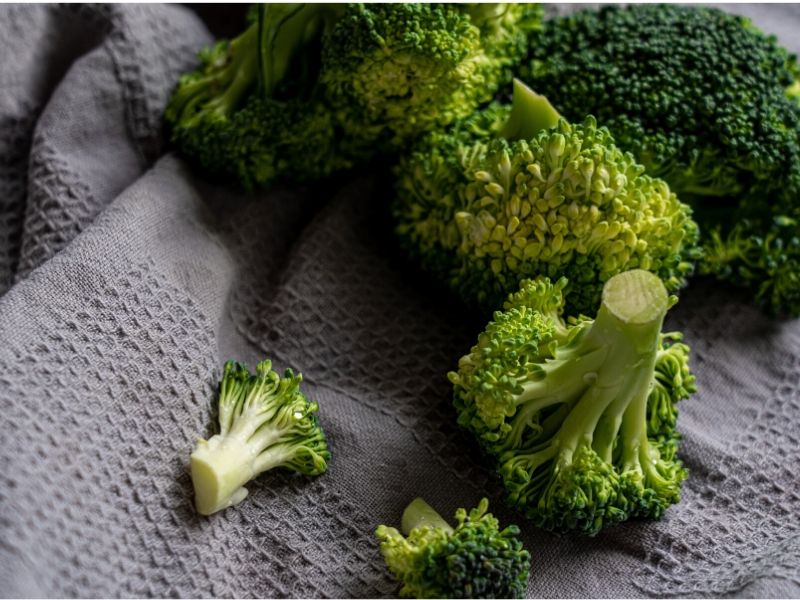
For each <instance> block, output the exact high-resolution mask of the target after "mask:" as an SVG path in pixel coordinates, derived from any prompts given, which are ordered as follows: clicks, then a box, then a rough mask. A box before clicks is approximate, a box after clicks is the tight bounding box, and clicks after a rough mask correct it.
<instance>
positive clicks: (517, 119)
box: [500, 79, 561, 141]
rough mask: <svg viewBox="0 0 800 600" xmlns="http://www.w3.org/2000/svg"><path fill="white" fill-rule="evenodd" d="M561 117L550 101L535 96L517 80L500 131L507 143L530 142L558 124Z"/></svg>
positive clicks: (535, 94)
mask: <svg viewBox="0 0 800 600" xmlns="http://www.w3.org/2000/svg"><path fill="white" fill-rule="evenodd" d="M560 118H561V115H560V114H558V111H557V110H556V109H555V108H553V105H552V104H550V101H549V100H548V99H547V98H545V97H544V96H542V95H540V94H537V93H536V92H534V91H533V90H532V89H531V88H529V87H528V86H527V85H525V84H524V83H522V82H521V81H520V80H519V79H514V93H513V98H512V101H511V114H510V115H508V121H506V124H505V125H504V126H503V129H502V130H501V131H500V135H501V136H502V137H504V138H506V139H507V140H509V141H513V140H520V139H524V140H530V139H531V138H533V137H535V136H536V134H537V133H539V132H540V131H542V130H544V129H551V128H552V127H555V126H556V125H557V124H558V120H559V119H560Z"/></svg>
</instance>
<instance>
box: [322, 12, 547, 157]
mask: <svg viewBox="0 0 800 600" xmlns="http://www.w3.org/2000/svg"><path fill="white" fill-rule="evenodd" d="M541 21H542V9H541V6H539V5H535V4H486V5H474V6H469V5H459V4H411V3H400V4H367V5H364V4H354V5H350V6H349V7H348V9H347V12H346V14H345V16H344V17H342V18H341V19H340V20H339V21H338V22H337V24H336V27H334V28H333V29H332V30H331V32H330V33H329V35H328V36H327V37H326V40H325V44H324V46H323V56H322V64H323V66H322V81H323V82H324V83H325V85H326V92H327V95H328V97H329V99H330V100H331V103H332V104H333V105H334V106H335V107H336V112H337V116H338V118H339V119H340V121H341V122H342V123H343V126H344V128H345V129H346V130H347V132H348V134H350V135H352V136H354V137H357V138H363V139H365V140H380V141H381V142H382V143H386V144H388V145H389V147H393V146H399V145H404V144H406V143H407V142H409V141H410V140H411V139H413V138H414V137H416V136H418V135H419V134H421V133H424V132H426V131H429V130H431V129H433V128H435V127H439V126H443V125H446V124H448V123H450V122H452V121H454V120H455V119H458V118H462V117H465V116H467V115H468V114H470V113H471V112H472V111H474V110H475V109H476V108H477V107H478V106H479V105H480V104H482V103H486V102H489V101H490V100H491V99H492V96H493V94H494V93H495V91H497V89H498V87H499V86H500V85H501V84H502V83H506V82H508V81H510V79H511V68H512V67H514V66H516V65H517V64H518V63H519V62H521V61H522V59H523V58H524V57H525V54H526V52H527V39H528V35H529V34H530V33H531V32H533V31H535V30H536V29H538V28H539V27H540V26H541Z"/></svg>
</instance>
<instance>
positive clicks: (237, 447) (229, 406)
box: [191, 360, 330, 515]
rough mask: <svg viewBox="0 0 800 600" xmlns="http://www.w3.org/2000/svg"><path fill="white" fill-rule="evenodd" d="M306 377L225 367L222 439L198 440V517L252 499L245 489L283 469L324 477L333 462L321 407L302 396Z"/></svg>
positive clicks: (264, 368) (262, 366)
mask: <svg viewBox="0 0 800 600" xmlns="http://www.w3.org/2000/svg"><path fill="white" fill-rule="evenodd" d="M302 379H303V378H302V376H301V375H300V374H297V375H295V374H294V373H293V372H292V371H291V369H287V370H286V373H285V374H284V376H283V377H281V376H280V375H278V374H277V373H275V371H273V370H272V363H271V362H270V361H268V360H265V361H262V362H260V363H259V364H258V365H257V366H256V373H255V375H253V374H251V373H250V371H249V370H248V369H247V367H246V366H244V365H242V364H240V363H237V362H235V361H228V362H227V363H225V368H224V371H223V374H222V381H221V382H220V389H219V433H218V434H216V435H214V436H212V437H211V438H210V439H208V440H203V439H201V440H198V442H197V446H196V447H195V450H194V452H193V453H192V459H191V471H192V482H193V483H194V491H195V506H196V507H197V511H198V512H199V513H201V514H204V515H210V514H212V513H215V512H217V511H219V510H223V509H224V508H227V507H229V506H233V505H234V504H238V503H239V502H241V501H242V500H244V498H245V497H246V496H247V490H246V489H245V488H244V484H246V483H247V482H248V481H250V480H251V479H253V478H255V477H257V476H258V475H260V474H261V473H263V472H264V471H267V470H269V469H273V468H276V467H283V468H285V469H289V470H291V471H296V472H298V473H302V474H304V475H320V474H322V473H324V472H325V470H326V469H327V467H328V460H330V452H329V451H328V446H327V442H326V440H325V434H324V433H323V431H322V428H321V427H320V425H319V421H318V420H317V416H316V411H317V409H318V406H317V404H316V403H314V402H309V401H308V400H307V399H306V397H305V396H304V395H303V393H302V392H301V391H300V382H301V381H302Z"/></svg>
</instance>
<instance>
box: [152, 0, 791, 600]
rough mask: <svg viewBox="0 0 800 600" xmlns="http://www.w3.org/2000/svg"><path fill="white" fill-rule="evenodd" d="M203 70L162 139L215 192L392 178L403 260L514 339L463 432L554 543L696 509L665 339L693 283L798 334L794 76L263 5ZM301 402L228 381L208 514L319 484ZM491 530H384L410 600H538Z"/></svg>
mask: <svg viewBox="0 0 800 600" xmlns="http://www.w3.org/2000/svg"><path fill="white" fill-rule="evenodd" d="M200 59H201V66H200V67H199V68H198V69H197V70H196V71H194V72H192V73H189V74H187V75H185V76H184V77H183V78H182V79H181V80H180V83H179V85H178V88H177V89H176V91H175V93H174V95H173V97H172V100H171V102H170V104H169V106H168V108H167V112H166V117H167V121H168V122H169V124H170V127H171V132H172V137H173V140H174V141H175V142H176V144H177V145H178V147H179V148H180V149H181V150H182V151H183V153H184V154H185V155H187V156H188V157H189V158H191V159H192V160H194V161H195V162H196V163H197V164H199V165H201V166H202V167H203V168H204V169H205V170H206V172H208V173H211V174H216V175H220V176H224V177H227V178H231V179H235V180H237V181H238V182H239V183H240V184H242V185H243V186H244V187H246V188H252V187H257V186H262V187H263V186H268V185H270V184H272V183H273V182H275V181H278V180H282V179H284V180H292V181H303V180H309V179H318V178H320V177H324V176H327V175H330V174H332V173H334V172H336V171H340V170H342V169H347V168H350V167H352V166H355V165H357V164H359V163H364V162H365V161H367V160H370V159H371V158H373V157H375V156H378V155H383V156H388V155H393V156H395V157H396V160H395V166H394V171H393V173H394V175H395V184H394V186H395V187H394V190H395V198H394V201H393V203H392V205H391V212H392V215H393V217H394V219H395V223H396V231H397V234H398V238H399V240H400V242H401V244H402V246H403V247H404V248H405V250H406V251H407V252H408V254H409V255H410V256H412V257H413V258H414V259H416V260H417V261H418V262H419V263H420V264H421V265H422V267H423V268H424V269H426V270H428V271H429V272H431V273H432V274H433V275H434V276H435V277H436V278H437V279H439V280H441V281H445V282H446V283H447V284H448V285H449V287H450V288H451V290H453V291H454V292H455V293H456V294H457V295H458V296H459V297H460V298H461V299H462V300H463V301H464V302H466V303H468V304H471V305H473V306H475V307H478V308H480V309H482V310H483V311H485V312H486V313H492V312H493V316H492V317H491V320H490V322H489V323H488V325H487V326H486V328H485V329H484V330H483V331H482V332H481V333H480V334H479V335H478V337H477V342H476V343H475V345H474V346H473V347H472V349H471V350H470V351H469V353H468V354H466V355H465V356H463V357H462V358H461V360H460V361H459V364H458V369H457V371H454V372H451V373H450V374H449V378H450V381H451V382H452V384H453V387H454V405H455V409H456V412H457V415H458V417H457V419H458V423H459V424H460V425H461V426H463V427H464V428H466V429H467V430H469V431H470V432H471V433H472V434H474V436H475V437H476V439H477V441H478V443H479V444H480V446H481V448H482V449H483V451H484V453H485V455H486V458H487V460H488V461H489V462H490V463H491V464H492V465H493V467H494V469H495V470H496V472H497V474H498V476H499V479H500V480H501V481H502V484H503V487H504V488H505V491H506V498H507V500H508V503H509V504H510V505H511V506H512V507H514V508H516V509H518V510H519V512H521V513H522V514H523V515H525V516H526V517H528V518H529V519H531V520H532V521H533V523H535V524H536V525H538V526H540V527H542V528H545V529H550V530H555V531H579V532H582V533H585V534H588V535H596V534H597V533H599V532H600V531H601V530H602V529H603V528H605V527H608V526H610V525H613V524H616V523H620V522H622V521H625V520H628V519H632V518H654V519H658V518H660V517H661V516H662V515H663V514H664V512H665V510H666V509H667V508H668V507H669V506H670V505H672V504H674V503H676V502H678V500H679V498H680V490H681V484H682V481H683V480H684V479H685V477H686V476H687V471H686V469H685V468H684V467H683V465H682V463H681V461H680V459H679V457H678V442H679V440H680V435H679V433H678V432H677V430H676V423H677V414H678V409H677V406H678V403H679V402H680V401H682V400H685V399H687V398H689V397H690V396H691V394H692V393H694V392H695V379H694V376H693V375H692V373H691V371H690V369H689V347H688V346H687V345H686V344H684V343H683V342H682V336H681V334H680V333H678V332H674V333H664V332H662V330H661V329H662V324H663V321H664V317H665V315H666V312H667V310H668V309H669V308H670V307H671V306H672V305H673V304H674V303H675V301H676V298H675V296H673V295H671V294H673V293H676V292H678V291H679V290H680V289H681V288H682V287H683V286H685V285H686V283H687V280H688V278H689V277H690V276H691V275H692V274H693V273H694V272H695V270H697V271H699V272H700V273H701V274H706V275H713V276H716V277H717V278H719V279H723V280H729V281H732V282H734V283H736V284H737V285H741V286H745V287H748V288H750V289H751V290H752V292H753V294H754V296H755V298H756V299H757V300H758V301H759V302H760V303H762V304H763V305H764V306H765V307H766V308H767V309H768V310H769V311H771V312H773V313H776V314H790V315H795V316H796V315H800V67H798V63H797V61H796V57H794V56H793V55H790V54H789V53H788V52H786V51H785V50H784V49H783V48H781V47H780V46H779V45H778V44H777V42H776V40H775V38H774V37H771V36H767V35H765V34H764V33H762V32H761V31H759V30H758V29H757V28H756V27H754V26H753V25H752V23H751V22H750V21H748V20H747V19H744V18H741V17H737V16H733V15H729V14H726V13H724V12H722V11H719V10H716V9H713V8H704V7H687V6H678V5H658V6H656V5H632V6H626V7H616V6H608V7H604V8H602V9H600V10H598V11H594V10H583V11H580V12H577V13H575V14H573V15H570V16H564V17H559V18H554V19H551V20H549V21H547V22H544V23H543V22H542V10H541V7H540V6H538V5H527V4H480V5H467V4H463V5H459V4H375V5H362V4H348V5H306V4H284V5H262V6H259V7H257V8H255V9H254V10H253V11H252V12H251V15H250V21H249V25H248V28H247V30H246V31H245V32H244V33H242V34H241V35H240V36H239V37H238V38H236V39H234V40H231V41H223V42H219V43H218V44H216V45H215V46H214V47H212V48H209V49H207V50H205V51H203V53H202V54H201V55H200ZM515 76H516V77H517V78H516V79H515V78H514V77H515ZM512 80H513V87H512V86H511V82H512ZM592 315H594V317H593V318H592V317H591V316H592ZM299 383H300V376H295V375H294V374H293V373H292V372H291V371H287V373H286V375H285V376H284V377H280V376H279V375H277V374H276V373H274V372H273V371H272V370H271V365H270V363H269V362H268V361H265V362H263V363H261V364H259V365H258V368H257V370H256V373H255V374H251V373H250V372H249V371H248V370H247V369H246V367H244V366H242V365H240V364H238V363H233V362H231V363H228V364H227V365H226V366H225V371H224V374H223V379H222V383H221V387H220V405H219V423H220V433H219V434H218V435H215V436H213V437H212V438H210V439H209V440H208V441H205V440H201V441H200V442H198V446H197V448H196V450H195V452H194V454H192V477H193V480H194V483H195V490H196V504H197V508H198V511H199V512H201V513H204V514H209V513H213V512H215V511H218V510H221V509H223V508H225V507H227V506H230V505H232V504H235V503H237V502H239V501H240V500H242V499H243V498H244V496H245V495H246V493H247V492H246V490H245V489H244V487H243V486H244V484H245V483H247V481H249V480H250V479H252V478H253V477H255V476H256V475H258V474H259V473H261V472H263V471H265V470H267V469H270V468H272V467H275V466H284V467H288V468H290V469H292V470H295V471H298V472H300V473H304V474H308V475H318V474H320V473H322V472H324V471H325V469H326V467H327V462H328V460H329V457H330V455H329V453H328V450H327V445H326V441H325V436H324V434H323V433H322V430H321V429H320V427H319V423H318V421H317V419H316V415H315V412H316V410H317V406H316V404H314V403H312V402H309V401H308V400H307V399H306V398H305V396H304V395H303V394H302V393H301V392H300V391H299ZM487 509H488V502H487V501H486V500H485V499H484V500H482V501H481V503H480V504H479V505H478V507H477V508H475V509H473V510H471V511H469V512H467V511H466V510H464V509H459V511H458V512H457V513H456V521H457V524H456V525H455V526H452V525H450V524H449V523H447V522H446V521H445V520H444V519H442V518H441V516H439V515H438V514H437V513H436V512H435V511H434V510H433V509H432V508H431V507H430V506H429V505H428V504H426V503H425V502H424V501H422V500H421V499H419V498H418V499H417V500H414V501H413V502H412V503H411V504H410V505H409V506H408V508H407V509H406V511H405V513H404V514H403V518H402V525H401V530H402V533H401V532H400V531H398V530H397V529H395V528H393V527H387V526H384V525H381V526H380V527H379V528H378V529H377V531H376V534H377V537H378V538H379V540H380V542H381V552H382V554H383V556H384V558H385V560H386V563H387V565H388V567H389V569H390V570H391V571H392V572H393V573H394V574H395V575H396V576H397V577H398V578H399V579H400V580H401V581H402V583H403V587H402V589H401V590H400V591H401V593H402V594H403V595H408V596H414V597H418V598H423V597H440V598H467V597H483V598H493V597H518V596H520V595H522V594H523V593H524V591H525V587H526V584H527V580H528V571H529V569H530V554H529V553H528V552H527V551H526V550H524V549H523V547H522V543H521V542H520V540H519V539H518V535H519V529H518V528H517V527H516V526H509V527H506V528H505V529H502V530H501V529H500V527H499V523H498V521H497V519H495V518H494V517H493V516H492V515H491V514H489V513H487Z"/></svg>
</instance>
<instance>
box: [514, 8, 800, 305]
mask: <svg viewBox="0 0 800 600" xmlns="http://www.w3.org/2000/svg"><path fill="white" fill-rule="evenodd" d="M524 71H525V72H524V75H523V78H524V79H525V80H526V81H527V82H528V83H529V84H530V85H532V86H534V87H535V88H536V89H537V90H538V91H540V92H541V93H543V94H545V95H546V96H547V97H548V98H549V99H550V100H551V102H553V104H554V105H555V106H556V107H557V108H558V110H559V111H561V112H562V114H564V115H565V117H567V118H568V119H582V118H583V116H584V115H586V114H593V115H595V116H596V117H597V119H598V120H599V121H600V122H602V123H603V124H604V125H605V126H607V127H608V128H609V130H610V131H611V133H612V134H613V135H614V138H615V139H616V142H617V144H618V145H619V146H620V148H622V149H624V150H627V151H630V152H632V153H633V154H634V156H636V158H637V159H638V160H639V161H640V162H641V163H642V164H643V165H644V166H645V167H646V169H647V172H648V173H650V174H652V175H653V176H656V177H660V178H663V179H665V180H666V181H667V182H668V183H669V185H670V187H671V188H672V189H673V191H675V192H676V193H677V194H678V196H679V197H680V198H681V199H682V200H684V201H686V202H689V203H690V204H692V205H693V207H694V208H695V217H696V219H697V221H698V223H699V225H700V228H701V230H702V231H703V232H704V238H705V239H704V245H705V247H706V250H707V252H706V259H705V260H704V261H703V262H701V271H702V272H704V273H711V274H715V275H717V276H718V277H720V278H722V279H726V280H730V281H732V282H734V283H736V284H738V285H743V286H747V287H749V288H750V289H751V290H752V291H753V293H754V295H755V296H756V299H757V300H758V301H760V302H761V303H762V304H763V305H765V306H766V308H767V309H768V310H770V311H772V312H775V313H782V312H786V313H789V314H794V315H800V278H798V277H796V276H795V277H792V276H791V275H790V274H789V273H788V271H789V269H790V268H792V267H793V266H794V265H797V263H798V262H800V250H798V244H800V242H798V241H797V240H798V239H800V225H798V224H797V223H800V220H798V219H800V102H798V93H800V92H798V90H800V68H799V67H798V64H797V62H796V59H795V56H794V55H791V54H789V53H788V52H787V51H786V50H785V49H783V48H781V47H780V46H779V45H778V44H777V42H776V39H775V37H774V36H768V35H766V34H764V33H762V32H761V31H759V30H758V29H757V28H756V27H755V26H754V25H753V24H752V23H751V22H750V21H749V20H748V19H746V18H743V17H738V16H733V15H730V14H726V13H724V12H722V11H720V10H717V9H714V8H703V7H687V6H679V5H644V4H634V5H631V6H628V7H624V8H621V7H613V6H608V7H604V8H602V9H601V10H600V11H582V12H579V13H576V14H574V15H572V16H568V17H563V18H560V19H554V20H552V21H549V22H548V23H546V25H545V26H544V28H543V30H542V31H541V32H540V33H539V32H537V33H535V34H534V35H533V38H532V41H531V58H530V61H529V63H528V66H527V68H526V69H524ZM787 220H788V221H787ZM743 221H746V223H743ZM789 221H791V222H793V223H794V224H793V225H787V224H786V223H787V222H789ZM776 222H777V223H776ZM780 222H782V223H783V224H780ZM778 240H782V241H781V242H780V244H781V245H780V246H779V245H777V244H778Z"/></svg>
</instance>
